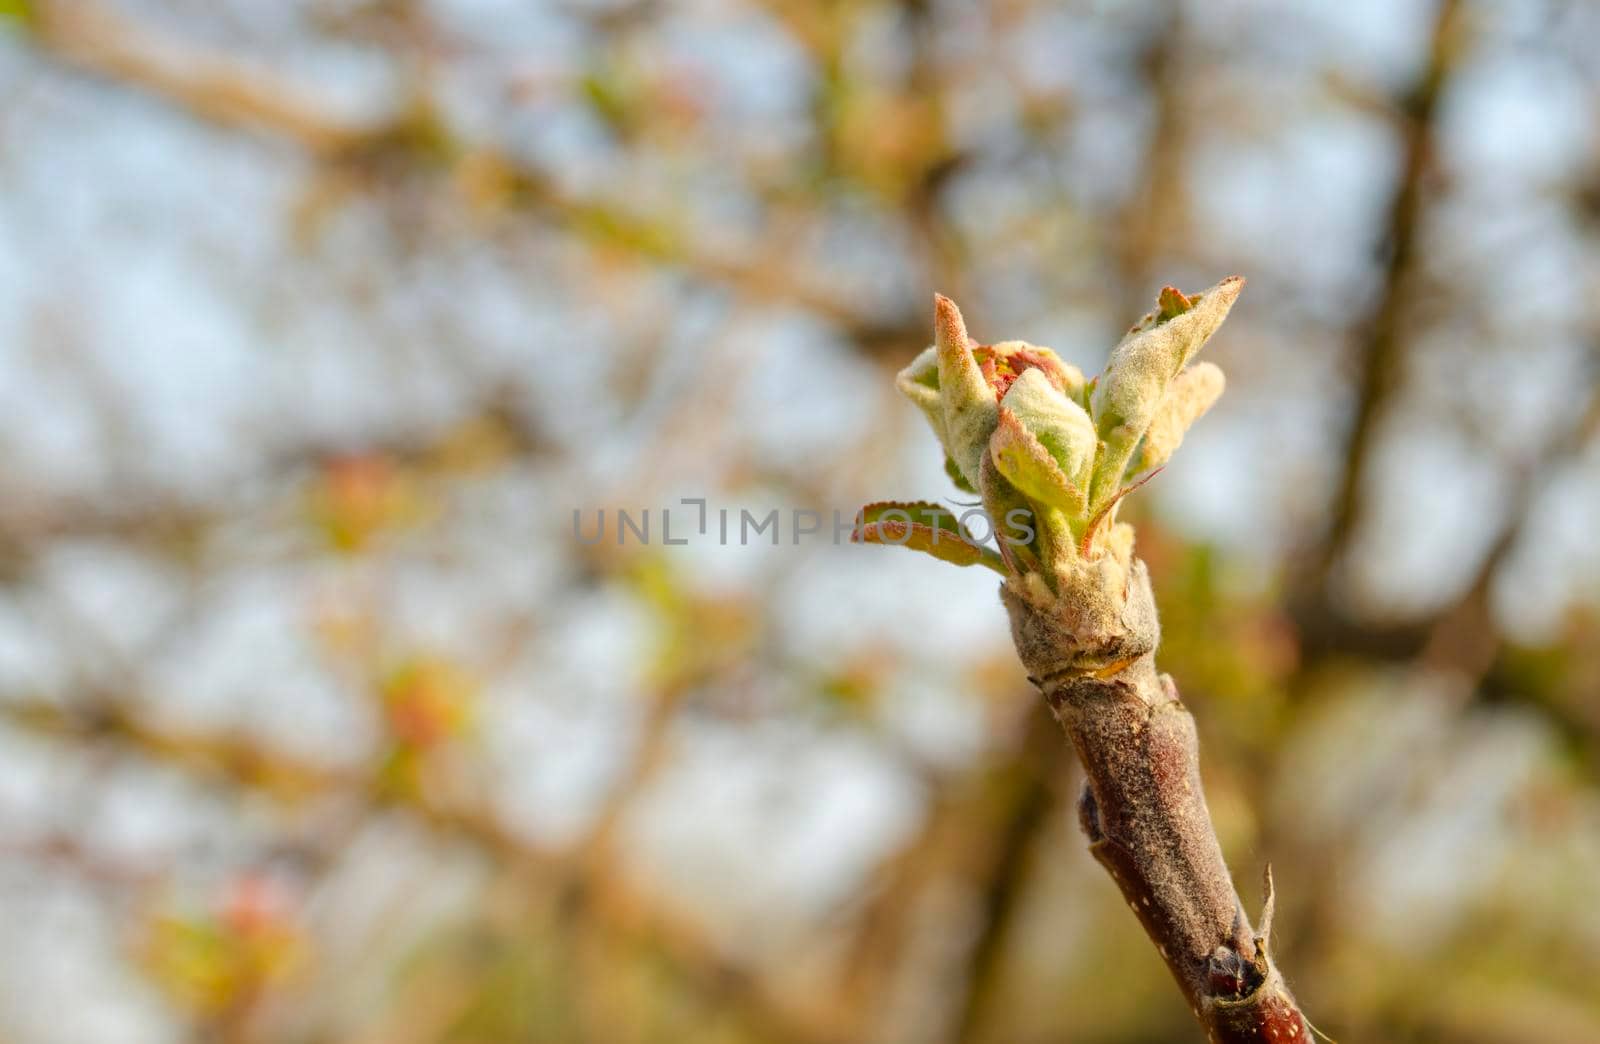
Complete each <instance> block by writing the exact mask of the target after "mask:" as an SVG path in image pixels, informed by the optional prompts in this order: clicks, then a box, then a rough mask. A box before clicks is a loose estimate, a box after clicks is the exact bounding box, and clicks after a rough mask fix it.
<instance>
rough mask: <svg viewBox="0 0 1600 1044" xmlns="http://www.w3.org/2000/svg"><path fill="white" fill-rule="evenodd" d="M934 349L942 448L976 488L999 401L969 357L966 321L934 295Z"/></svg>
mask: <svg viewBox="0 0 1600 1044" xmlns="http://www.w3.org/2000/svg"><path fill="white" fill-rule="evenodd" d="M933 304H934V323H933V332H934V348H935V349H936V350H937V352H938V357H939V395H940V397H941V398H942V399H943V401H944V430H945V451H946V452H947V453H949V454H950V456H951V458H952V459H953V460H954V461H955V462H956V467H958V468H960V469H961V474H962V475H963V476H964V477H965V478H966V480H967V485H969V486H972V487H973V488H977V485H978V466H979V463H980V462H981V461H982V460H983V454H984V451H985V449H986V448H987V446H988V445H989V435H990V434H991V433H992V432H993V431H994V426H995V422H996V420H997V418H998V410H999V404H998V403H997V402H996V400H995V391H994V388H993V387H992V386H990V384H989V382H988V381H987V380H986V379H985V378H984V376H983V371H982V370H981V369H980V368H979V367H978V361H977V360H976V359H974V358H973V357H972V345H971V341H970V339H969V338H968V337H967V327H966V323H965V322H964V321H963V320H962V318H961V310H960V309H959V308H957V307H956V305H955V302H954V301H952V300H950V299H949V298H948V297H945V296H944V295H943V294H935V295H934V299H933Z"/></svg>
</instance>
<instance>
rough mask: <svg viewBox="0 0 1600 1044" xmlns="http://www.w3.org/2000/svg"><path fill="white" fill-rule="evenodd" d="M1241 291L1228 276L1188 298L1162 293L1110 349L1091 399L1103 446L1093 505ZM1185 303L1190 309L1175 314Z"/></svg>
mask: <svg viewBox="0 0 1600 1044" xmlns="http://www.w3.org/2000/svg"><path fill="white" fill-rule="evenodd" d="M1243 289H1244V280H1243V279H1241V278H1239V277H1238V276H1230V277H1229V278H1227V279H1224V280H1223V281H1222V282H1220V283H1218V284H1217V285H1216V286H1214V287H1212V288H1211V289H1209V290H1206V291H1205V292H1203V293H1199V294H1195V295H1193V296H1190V297H1185V296H1184V295H1183V294H1181V293H1178V292H1177V291H1173V292H1172V293H1170V294H1169V293H1167V292H1166V291H1163V293H1162V297H1161V301H1160V305H1159V307H1158V308H1157V310H1156V311H1155V312H1152V313H1151V314H1149V315H1147V316H1145V318H1144V319H1143V320H1142V321H1141V322H1140V323H1139V324H1138V325H1137V326H1135V327H1134V328H1133V329H1132V330H1130V331H1129V332H1128V336H1126V337H1124V338H1123V339H1122V343H1121V344H1118V345H1117V346H1116V348H1114V349H1112V352H1111V358H1110V360H1109V361H1108V362H1107V363H1106V369H1105V372H1104V373H1102V374H1101V375H1100V377H1099V378H1098V381H1097V383H1096V385H1095V389H1094V394H1093V395H1092V396H1091V397H1090V404H1091V406H1092V411H1093V414H1094V421H1095V426H1096V428H1097V430H1098V431H1099V433H1100V437H1101V438H1102V439H1103V440H1104V441H1105V444H1106V448H1105V452H1104V453H1103V454H1102V456H1101V459H1100V462H1099V464H1098V465H1097V467H1096V469H1095V475H1094V480H1093V482H1092V483H1091V491H1090V492H1091V499H1092V501H1093V502H1094V503H1095V504H1097V505H1100V504H1104V503H1105V501H1106V498H1107V497H1108V496H1110V495H1112V494H1113V493H1115V491H1116V489H1117V487H1118V486H1119V484H1120V483H1121V481H1122V476H1123V474H1124V472H1125V471H1126V470H1127V465H1128V459H1129V457H1130V456H1131V455H1132V453H1133V448H1134V446H1135V445H1136V444H1137V443H1138V441H1139V439H1140V438H1142V437H1143V436H1144V433H1145V431H1146V429H1148V428H1149V427H1150V423H1151V421H1153V420H1154V419H1155V416H1156V413H1157V412H1158V411H1159V409H1160V408H1161V402H1162V399H1163V398H1164V397H1165V395H1166V392H1167V387H1168V385H1169V384H1171V383H1172V381H1173V379H1174V378H1175V377H1177V375H1178V373H1179V372H1180V371H1181V370H1182V369H1183V367H1184V366H1185V365H1186V364H1187V363H1188V362H1189V360H1190V359H1191V358H1193V357H1194V354H1195V353H1196V352H1198V351H1199V350H1200V348H1201V347H1202V346H1203V345H1204V344H1205V343H1206V341H1207V340H1208V339H1209V338H1210V337H1211V335H1212V334H1213V333H1214V332H1216V329H1217V327H1218V326H1220V325H1221V324H1222V320H1223V319H1225V318H1227V315H1228V310H1229V309H1231V308H1232V307H1233V302H1234V301H1235V300H1237V299H1238V297H1239V292H1240V291H1241V290H1243ZM1180 299H1181V300H1180ZM1184 302H1187V304H1188V305H1189V307H1188V308H1187V310H1184V311H1178V309H1180V308H1182V305H1183V303H1184Z"/></svg>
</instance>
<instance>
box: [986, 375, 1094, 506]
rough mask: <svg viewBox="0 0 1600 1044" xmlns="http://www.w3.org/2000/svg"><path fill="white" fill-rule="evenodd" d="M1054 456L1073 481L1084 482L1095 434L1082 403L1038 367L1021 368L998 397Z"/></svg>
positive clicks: (1092, 458)
mask: <svg viewBox="0 0 1600 1044" xmlns="http://www.w3.org/2000/svg"><path fill="white" fill-rule="evenodd" d="M1000 406H1001V408H1002V409H1007V410H1010V411H1011V412H1012V413H1013V414H1014V415H1015V416H1016V418H1017V420H1018V421H1020V422H1021V424H1022V426H1023V427H1024V428H1027V429H1028V431H1029V433H1031V434H1032V435H1033V436H1034V438H1036V439H1038V440H1039V441H1040V442H1041V443H1043V444H1044V448H1045V449H1046V450H1048V451H1049V452H1050V456H1051V457H1053V458H1055V462H1056V464H1057V465H1059V466H1060V468H1061V471H1062V473H1063V474H1065V475H1066V476H1067V478H1068V479H1069V480H1070V481H1071V482H1072V483H1073V484H1074V485H1079V486H1082V485H1086V484H1087V482H1088V478H1089V466H1090V465H1091V464H1092V463H1093V462H1094V452H1095V447H1096V446H1097V445H1098V444H1099V436H1098V435H1097V434H1096V432H1095V430H1094V421H1092V420H1090V419H1089V414H1088V413H1087V412H1086V411H1085V410H1084V408H1083V407H1082V406H1079V405H1078V404H1077V403H1076V402H1073V401H1072V399H1070V398H1068V397H1067V395H1066V394H1065V393H1064V392H1062V391H1061V390H1060V389H1059V388H1058V387H1056V385H1055V384H1054V383H1053V382H1052V381H1051V379H1050V378H1049V377H1048V376H1047V375H1046V374H1045V373H1044V372H1043V371H1042V370H1025V371H1023V373H1022V375H1021V376H1020V377H1018V378H1017V379H1016V381H1015V383H1013V384H1012V385H1011V390H1010V391H1008V392H1006V396H1005V398H1004V399H1002V400H1001V401H1000Z"/></svg>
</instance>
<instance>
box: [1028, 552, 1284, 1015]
mask: <svg viewBox="0 0 1600 1044" xmlns="http://www.w3.org/2000/svg"><path fill="white" fill-rule="evenodd" d="M1002 598H1003V599H1004V601H1005V603H1006V608H1007V609H1008V611H1009V612H1010V614H1011V629H1012V636H1013V639H1014V640H1015V642H1016V646H1017V654H1018V656H1019V657H1021V659H1022V662H1023V665H1024V666H1025V667H1027V669H1028V671H1029V674H1030V676H1031V677H1032V678H1033V679H1034V681H1035V684H1037V685H1038V687H1039V689H1040V691H1041V692H1042V693H1043V694H1044V697H1045V699H1046V700H1047V701H1049V704H1050V707H1051V709H1052V710H1053V711H1054V712H1055V715H1056V718H1057V720H1058V721H1060V723H1061V727H1062V728H1063V729H1064V730H1065V732H1066V734H1067V736H1068V738H1069V739H1070V740H1071V741H1072V745H1073V747H1074V748H1075V749H1076V750H1077V752H1078V757H1079V758H1080V759H1081V760H1082V762H1083V766H1084V769H1085V771H1086V772H1087V774H1088V781H1087V784H1086V786H1085V788H1084V792H1083V796H1082V798H1081V799H1080V801H1079V820H1080V823H1081V825H1082V827H1083V831H1084V833H1085V834H1086V835H1087V836H1088V838H1089V843H1090V851H1091V852H1093V854H1094V857H1095V858H1096V859H1097V860H1098V861H1099V862H1100V865H1102V866H1104V867H1105V868H1106V872H1107V873H1109V874H1110V875H1111V877H1112V879H1113V880H1114V881H1116V883H1117V886H1118V887H1119V888H1120V889H1121V890H1122V894H1123V897H1124V898H1125V899H1126V900H1127V901H1128V905H1129V906H1130V907H1131V908H1132V909H1133V912H1134V913H1135V915H1137V916H1138V918H1139V922H1140V924H1142V925H1143V926H1144V929H1145V932H1146V933H1147V934H1148V935H1149V936H1150V939H1151V941H1152V942H1154V943H1155V944H1156V948H1157V949H1158V950H1159V951H1160V953H1161V956H1162V959H1163V960H1165V961H1166V963H1167V967H1168V968H1169V969H1170V970H1171V972H1172V975H1173V978H1175V979H1176V980H1177V981H1178V985H1179V986H1180V987H1181V988H1182V990H1183V993H1184V996H1185V998H1187V1000H1188V1001H1189V1007H1190V1010H1191V1011H1192V1012H1193V1013H1194V1015H1195V1018H1197V1019H1198V1020H1199V1021H1200V1023H1201V1025H1202V1026H1204V1027H1205V1030H1206V1033H1207V1036H1208V1039H1210V1040H1211V1041H1214V1042H1217V1044H1233V1042H1238V1044H1244V1042H1247V1041H1248V1042H1252V1044H1259V1042H1261V1041H1296V1040H1301V1039H1309V1035H1310V1026H1309V1024H1307V1023H1306V1021H1305V1017H1304V1016H1303V1015H1301V1014H1300V1011H1299V1009H1298V1008H1297V1007H1296V1005H1295V1002H1294V998H1293V997H1292V996H1291V995H1290V993H1289V990H1288V987H1287V986H1286V985H1285V984H1284V981H1283V977H1282V976H1281V975H1280V974H1279V972H1278V970H1277V968H1276V967H1275V966H1274V965H1273V963H1272V958H1271V954H1270V953H1269V951H1268V946H1267V943H1268V939H1267V934H1266V931H1265V930H1263V931H1262V932H1261V933H1259V934H1258V933H1257V932H1256V931H1255V930H1254V929H1253V928H1252V927H1251V925H1250V919H1249V917H1247V916H1246V915H1245V912H1244V909H1243V906H1242V905H1241V904H1240V901H1239V896H1238V893H1237V892H1235V891H1234V888H1233V882H1232V880H1231V879H1230V877H1229V875H1228V868H1227V865H1226V863H1225V862H1224V861H1223V857H1222V847H1221V845H1220V844H1219V843H1218V841H1217V837H1216V832H1215V831H1214V830H1213V828H1212V825H1211V815H1210V812H1209V811H1208V810H1207V808H1206V802H1205V795H1204V793H1203V792H1202V790H1201V785H1200V761H1199V754H1200V751H1199V744H1198V741H1197V738H1196V734H1195V727H1194V719H1193V718H1192V717H1191V716H1190V714H1189V712H1188V710H1187V709H1186V708H1185V707H1184V706H1183V704H1182V703H1181V702H1180V701H1179V699H1178V692H1177V688H1176V687H1175V686H1174V685H1173V682H1172V679H1171V678H1170V677H1168V676H1167V675H1163V674H1158V673H1157V671H1156V666H1155V648H1156V643H1157V641H1158V638H1159V629H1158V626H1157V624H1156V613H1155V604H1154V600H1153V598H1152V596H1151V592H1150V583H1149V574H1148V572H1147V571H1146V569H1145V567H1144V564H1143V563H1142V562H1140V561H1138V560H1137V559H1135V560H1134V561H1133V568H1132V570H1131V574H1130V582H1129V585H1128V591H1127V599H1126V605H1125V607H1124V609H1123V611H1122V614H1121V626H1120V628H1114V629H1112V630H1110V631H1106V632H1102V634H1101V635H1100V636H1098V637H1096V638H1095V639H1093V640H1091V641H1089V642H1086V641H1085V640H1084V639H1083V638H1082V637H1080V634H1078V633H1074V630H1075V629H1074V628H1073V627H1072V626H1071V623H1070V621H1069V620H1068V619H1066V618H1064V617H1063V616H1061V615H1055V614H1051V613H1047V612H1043V611H1041V610H1040V609H1039V608H1037V607H1036V606H1035V605H1032V604H1030V603H1029V602H1027V601H1026V600H1024V599H1022V598H1019V597H1017V596H1016V595H1015V594H1014V593H1013V592H1012V591H1011V590H1009V589H1003V590H1002ZM1108 660H1109V663H1110V666H1108V667H1099V668H1096V667H1094V666H1093V665H1094V664H1097V663H1102V662H1106V661H1108ZM1302 1034H1304V1035H1305V1036H1304V1037H1302Z"/></svg>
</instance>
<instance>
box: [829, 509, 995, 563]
mask: <svg viewBox="0 0 1600 1044" xmlns="http://www.w3.org/2000/svg"><path fill="white" fill-rule="evenodd" d="M857 518H858V521H857V524H856V530H855V532H854V533H853V534H851V538H850V539H851V540H853V541H855V542H857V543H862V544H892V545H896V546H899V547H909V548H911V549H912V550H914V551H921V552H924V553H925V554H930V555H932V556H933V557H935V558H937V559H940V560H941V561H945V562H950V563H952V564H953V565H959V566H969V565H983V566H987V567H989V568H990V569H993V570H994V571H995V572H997V573H999V574H1000V575H1002V576H1005V575H1007V571H1006V567H1005V562H1004V561H1003V560H1002V559H1001V557H1000V555H999V554H997V553H996V552H995V551H993V550H992V549H990V548H987V547H983V546H982V545H980V544H977V543H975V542H974V541H973V540H972V539H971V538H970V537H969V536H968V535H967V532H966V530H965V529H963V528H962V526H961V521H960V520H959V519H958V518H956V516H955V515H954V514H953V513H952V512H951V511H950V510H949V509H948V508H946V507H944V506H943V505H940V504H932V503H928V502H926V501H912V502H897V501H884V502H881V503H877V504H868V505H867V506H866V507H864V508H862V509H861V513H860V514H859V515H858V516H857Z"/></svg>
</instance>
